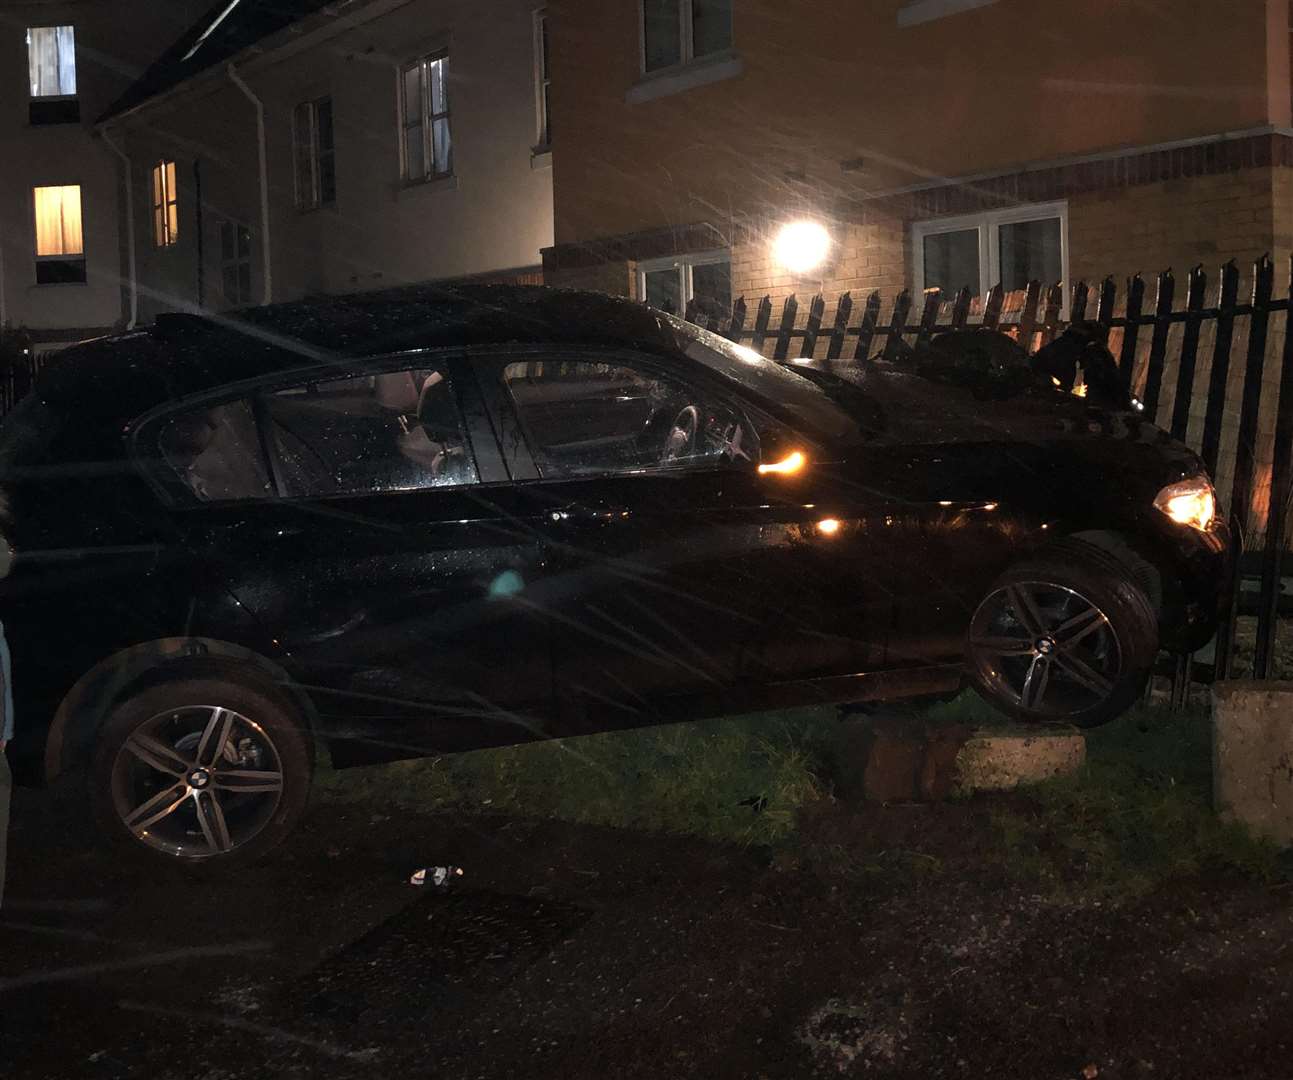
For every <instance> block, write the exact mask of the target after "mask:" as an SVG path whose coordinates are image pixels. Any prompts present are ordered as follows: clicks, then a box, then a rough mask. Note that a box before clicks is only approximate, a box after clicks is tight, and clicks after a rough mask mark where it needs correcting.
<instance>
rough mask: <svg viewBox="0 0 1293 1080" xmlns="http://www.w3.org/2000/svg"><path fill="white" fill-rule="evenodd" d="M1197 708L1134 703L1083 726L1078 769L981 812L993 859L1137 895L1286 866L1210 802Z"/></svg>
mask: <svg viewBox="0 0 1293 1080" xmlns="http://www.w3.org/2000/svg"><path fill="white" fill-rule="evenodd" d="M1211 754H1212V727H1211V719H1210V717H1209V714H1208V711H1207V709H1206V708H1196V709H1193V710H1191V711H1189V712H1183V713H1181V714H1178V715H1175V716H1173V715H1171V714H1170V713H1169V712H1168V711H1167V710H1166V709H1162V708H1142V709H1138V710H1135V711H1133V712H1131V713H1129V714H1127V715H1126V716H1124V717H1122V718H1121V719H1119V720H1117V721H1115V722H1114V723H1112V724H1110V725H1108V726H1107V727H1104V728H1100V729H1097V730H1095V731H1092V732H1089V733H1088V738H1087V764H1086V766H1085V767H1084V768H1083V769H1081V770H1080V771H1079V772H1077V773H1074V774H1072V775H1069V776H1063V777H1058V778H1056V779H1054V780H1051V781H1048V782H1046V783H1044V784H1039V785H1037V786H1036V787H1033V788H1030V789H1029V790H1028V792H1027V793H1026V795H1025V796H1023V800H1024V802H1023V804H1022V805H1021V803H1020V802H1019V801H1014V802H1010V803H1004V804H1003V805H1002V806H1000V807H998V808H995V809H994V810H993V811H992V812H991V821H992V824H993V827H994V829H995V830H996V832H997V834H998V837H999V839H1000V845H1001V846H1000V855H1001V860H1002V864H1003V866H1004V867H1005V868H1006V869H1007V870H1008V871H1009V872H1010V873H1011V874H1012V875H1013V876H1016V877H1018V878H1021V879H1028V880H1033V881H1037V882H1039V883H1042V884H1044V885H1046V886H1048V887H1049V888H1050V889H1051V890H1053V891H1059V892H1071V891H1077V892H1082V893H1095V894H1101V895H1108V896H1112V897H1132V896H1139V895H1144V894H1146V893H1149V892H1152V891H1154V890H1155V889H1158V888H1161V887H1163V886H1164V885H1166V884H1167V883H1169V882H1170V881H1173V880H1181V879H1187V878H1195V877H1199V876H1202V875H1210V876H1216V875H1223V876H1224V875H1227V874H1237V875H1242V876H1245V877H1249V878H1253V879H1256V880H1259V881H1265V882H1270V881H1273V880H1275V879H1276V878H1278V877H1280V876H1282V875H1283V874H1284V873H1286V872H1287V867H1286V863H1285V861H1284V860H1283V859H1282V858H1281V856H1280V853H1279V852H1278V851H1277V849H1276V848H1275V846H1274V845H1273V844H1271V843H1269V842H1266V841H1264V840H1260V839H1258V838H1256V837H1254V836H1252V834H1250V833H1249V832H1248V831H1247V830H1246V829H1244V828H1243V827H1241V826H1239V825H1236V824H1231V823H1227V822H1224V821H1222V820H1221V819H1220V818H1219V817H1217V815H1216V813H1215V812H1214V810H1213V806H1212V756H1211Z"/></svg>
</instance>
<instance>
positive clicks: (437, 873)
mask: <svg viewBox="0 0 1293 1080" xmlns="http://www.w3.org/2000/svg"><path fill="white" fill-rule="evenodd" d="M455 877H462V867H461V866H424V867H422V869H420V870H414V871H413V875H412V876H411V877H410V878H409V884H410V885H426V884H428V883H430V884H431V885H432V886H433V887H434V888H437V889H441V888H444V886H445V884H446V883H447V882H448V881H449V880H450V879H451V878H455Z"/></svg>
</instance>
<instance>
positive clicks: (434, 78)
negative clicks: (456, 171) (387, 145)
mask: <svg viewBox="0 0 1293 1080" xmlns="http://www.w3.org/2000/svg"><path fill="white" fill-rule="evenodd" d="M448 75H449V57H448V54H446V53H437V54H435V55H434V56H425V57H423V58H422V59H420V60H415V61H413V63H411V64H409V65H408V66H407V67H405V68H404V70H403V72H402V73H401V78H400V82H401V86H402V87H403V90H402V97H403V103H402V104H403V114H404V124H403V126H404V176H405V179H407V180H430V179H432V178H434V177H437V176H448V175H450V174H451V173H452V172H453V137H452V135H451V134H450V130H449V90H448V85H447V80H448Z"/></svg>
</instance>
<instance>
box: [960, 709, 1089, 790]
mask: <svg viewBox="0 0 1293 1080" xmlns="http://www.w3.org/2000/svg"><path fill="white" fill-rule="evenodd" d="M1085 761H1086V736H1084V735H1083V734H1082V732H1080V731H1078V730H1077V729H1076V728H1071V727H1065V726H1060V725H1055V726H1046V727H1034V726H1025V725H1020V726H1016V727H1002V728H992V729H987V730H980V731H976V732H975V733H974V734H973V735H971V736H970V738H969V739H967V740H966V743H965V745H964V746H963V747H961V752H960V754H959V755H958V756H957V760H956V773H957V779H956V788H957V790H958V791H960V792H963V793H968V792H971V791H1011V790H1013V789H1014V788H1017V787H1019V786H1020V785H1023V784H1036V783H1039V782H1041V781H1042V780H1050V779H1051V778H1052V777H1055V776H1061V775H1063V774H1065V773H1071V772H1076V771H1077V770H1078V769H1080V768H1081V767H1082V765H1083V763H1084V762H1085Z"/></svg>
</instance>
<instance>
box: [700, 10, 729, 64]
mask: <svg viewBox="0 0 1293 1080" xmlns="http://www.w3.org/2000/svg"><path fill="white" fill-rule="evenodd" d="M691 27H692V56H694V57H700V56H708V55H709V54H710V53H716V52H722V51H723V50H724V49H730V48H731V47H732V0H691Z"/></svg>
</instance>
